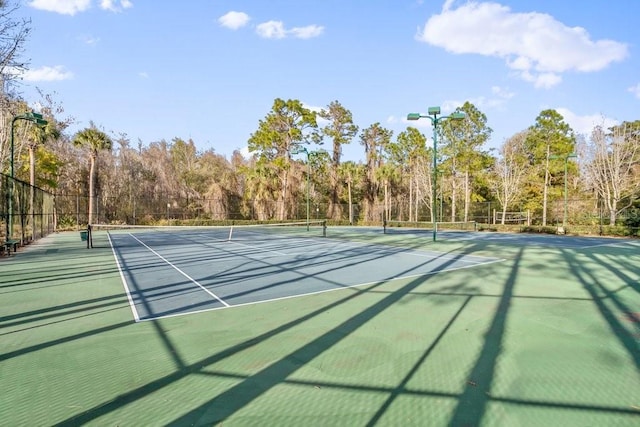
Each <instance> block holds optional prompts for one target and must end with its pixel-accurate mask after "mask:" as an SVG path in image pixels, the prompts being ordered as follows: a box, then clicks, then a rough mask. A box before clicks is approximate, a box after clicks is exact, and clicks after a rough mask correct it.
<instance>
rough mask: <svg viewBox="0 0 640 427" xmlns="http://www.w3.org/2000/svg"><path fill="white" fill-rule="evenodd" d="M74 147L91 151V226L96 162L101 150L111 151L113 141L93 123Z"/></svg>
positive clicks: (79, 137)
mask: <svg viewBox="0 0 640 427" xmlns="http://www.w3.org/2000/svg"><path fill="white" fill-rule="evenodd" d="M72 142H73V145H75V146H76V147H82V148H84V149H86V150H88V151H89V162H90V169H89V225H91V222H92V220H93V207H94V181H95V172H96V161H97V160H98V153H99V152H100V151H101V150H111V146H112V144H113V143H112V141H111V138H109V137H108V136H107V134H106V133H104V132H102V131H101V130H99V129H98V128H97V127H96V126H95V125H94V124H93V123H91V126H90V127H88V128H84V129H83V130H81V131H79V132H78V133H76V134H75V136H74V137H73V141H72Z"/></svg>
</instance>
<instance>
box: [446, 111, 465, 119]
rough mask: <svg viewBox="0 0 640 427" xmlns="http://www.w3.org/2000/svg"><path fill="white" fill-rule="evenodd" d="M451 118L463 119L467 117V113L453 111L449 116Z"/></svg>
mask: <svg viewBox="0 0 640 427" xmlns="http://www.w3.org/2000/svg"><path fill="white" fill-rule="evenodd" d="M449 117H450V118H452V119H454V120H462V119H464V118H465V117H467V115H466V114H465V113H462V112H458V111H457V112H455V113H451V115H450V116H449Z"/></svg>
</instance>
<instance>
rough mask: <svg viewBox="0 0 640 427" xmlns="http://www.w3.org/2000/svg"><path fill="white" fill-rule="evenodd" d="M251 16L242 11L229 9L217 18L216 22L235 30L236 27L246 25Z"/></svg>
mask: <svg viewBox="0 0 640 427" xmlns="http://www.w3.org/2000/svg"><path fill="white" fill-rule="evenodd" d="M250 19H251V18H249V15H247V14H246V13H244V12H235V11H231V12H229V13H227V14H225V15H222V16H221V17H220V18H218V23H219V24H220V25H222V26H223V27H227V28H230V29H232V30H237V29H238V28H241V27H244V26H245V25H247V23H248V22H249V20H250Z"/></svg>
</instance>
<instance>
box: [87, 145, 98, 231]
mask: <svg viewBox="0 0 640 427" xmlns="http://www.w3.org/2000/svg"><path fill="white" fill-rule="evenodd" d="M96 158H97V156H96V155H92V156H91V161H90V165H91V166H90V168H89V222H88V224H89V225H91V224H93V209H94V198H95V195H94V194H93V193H94V190H93V189H94V181H95V178H96Z"/></svg>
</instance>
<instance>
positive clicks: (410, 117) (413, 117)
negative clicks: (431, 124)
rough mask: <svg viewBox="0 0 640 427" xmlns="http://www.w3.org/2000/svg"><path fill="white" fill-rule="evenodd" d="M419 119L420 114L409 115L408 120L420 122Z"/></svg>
mask: <svg viewBox="0 0 640 427" xmlns="http://www.w3.org/2000/svg"><path fill="white" fill-rule="evenodd" d="M418 119H420V113H409V114H407V120H418Z"/></svg>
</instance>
